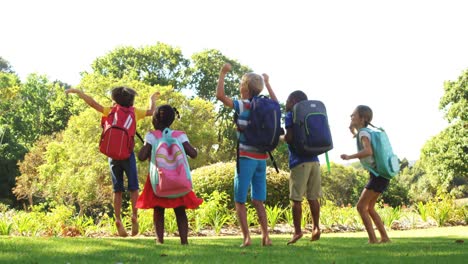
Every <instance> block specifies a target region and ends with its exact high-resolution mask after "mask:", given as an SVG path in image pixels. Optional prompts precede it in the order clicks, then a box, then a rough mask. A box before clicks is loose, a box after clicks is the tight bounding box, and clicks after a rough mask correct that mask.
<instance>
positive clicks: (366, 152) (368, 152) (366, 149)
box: [340, 137, 373, 160]
mask: <svg viewBox="0 0 468 264" xmlns="http://www.w3.org/2000/svg"><path fill="white" fill-rule="evenodd" d="M372 154H373V152H372V147H371V144H370V141H369V138H368V137H362V150H361V151H359V152H358V153H356V154H353V155H346V154H341V156H340V157H341V158H342V159H344V160H350V159H362V158H365V157H368V156H372Z"/></svg>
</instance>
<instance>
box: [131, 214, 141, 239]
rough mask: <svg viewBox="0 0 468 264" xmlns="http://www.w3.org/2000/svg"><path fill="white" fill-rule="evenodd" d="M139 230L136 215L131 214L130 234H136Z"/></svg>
mask: <svg viewBox="0 0 468 264" xmlns="http://www.w3.org/2000/svg"><path fill="white" fill-rule="evenodd" d="M139 231H140V225H139V224H138V219H137V217H136V216H132V236H136V235H138V232H139Z"/></svg>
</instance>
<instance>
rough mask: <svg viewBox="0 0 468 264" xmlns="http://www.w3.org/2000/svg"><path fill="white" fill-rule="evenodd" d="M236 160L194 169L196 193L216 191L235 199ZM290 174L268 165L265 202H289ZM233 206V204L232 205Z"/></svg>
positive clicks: (269, 203)
mask: <svg viewBox="0 0 468 264" xmlns="http://www.w3.org/2000/svg"><path fill="white" fill-rule="evenodd" d="M235 164H236V163H235V162H228V163H223V162H219V163H215V164H212V165H208V166H204V167H201V168H198V169H196V170H193V171H192V180H193V186H194V189H195V192H196V193H200V194H203V195H208V194H210V193H213V192H214V191H219V192H225V193H227V194H229V199H230V200H231V201H234V196H233V190H234V169H235V166H236V165H235ZM288 182H289V176H288V174H287V173H286V172H284V171H280V172H279V173H276V171H275V170H274V169H273V168H270V167H267V200H266V201H265V204H267V205H271V206H274V205H276V204H278V205H280V206H287V205H288V204H289V183H288ZM230 208H233V204H231V205H230Z"/></svg>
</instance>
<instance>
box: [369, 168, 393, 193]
mask: <svg viewBox="0 0 468 264" xmlns="http://www.w3.org/2000/svg"><path fill="white" fill-rule="evenodd" d="M369 175H370V177H369V181H368V182H367V184H366V187H365V188H366V189H369V190H373V191H375V192H378V193H383V192H384V191H385V190H387V188H388V185H389V184H390V180H389V179H386V178H384V177H377V176H375V175H374V174H373V173H372V172H369Z"/></svg>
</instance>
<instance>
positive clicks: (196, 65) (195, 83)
mask: <svg viewBox="0 0 468 264" xmlns="http://www.w3.org/2000/svg"><path fill="white" fill-rule="evenodd" d="M192 61H193V67H191V75H190V76H191V79H190V82H189V87H190V89H192V90H194V91H196V94H197V95H198V96H199V97H201V98H203V99H206V100H209V101H212V102H213V101H215V100H216V86H217V84H218V77H219V70H220V69H221V67H222V66H223V65H224V63H226V62H228V63H230V64H231V66H232V70H231V71H230V74H228V76H226V79H225V83H224V90H225V93H226V95H227V96H229V97H234V96H237V95H239V84H240V81H241V78H242V75H244V74H245V73H247V72H251V71H252V70H251V69H250V68H249V67H247V66H244V65H241V64H240V63H239V62H237V61H236V60H233V59H230V58H228V57H226V56H225V55H223V54H222V53H221V52H220V51H218V50H214V49H209V50H204V51H202V52H199V53H195V54H193V55H192Z"/></svg>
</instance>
